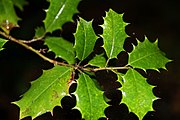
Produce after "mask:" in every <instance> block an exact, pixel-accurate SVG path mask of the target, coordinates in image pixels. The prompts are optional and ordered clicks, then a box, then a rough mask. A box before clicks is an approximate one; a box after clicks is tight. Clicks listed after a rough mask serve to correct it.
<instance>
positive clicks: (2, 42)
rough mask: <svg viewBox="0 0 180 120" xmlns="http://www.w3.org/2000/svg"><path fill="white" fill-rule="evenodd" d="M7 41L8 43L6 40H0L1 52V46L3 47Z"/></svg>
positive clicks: (0, 48) (1, 48)
mask: <svg viewBox="0 0 180 120" xmlns="http://www.w3.org/2000/svg"><path fill="white" fill-rule="evenodd" d="M7 41H8V40H6V39H2V38H0V50H3V46H4V44H5V43H6V42H7Z"/></svg>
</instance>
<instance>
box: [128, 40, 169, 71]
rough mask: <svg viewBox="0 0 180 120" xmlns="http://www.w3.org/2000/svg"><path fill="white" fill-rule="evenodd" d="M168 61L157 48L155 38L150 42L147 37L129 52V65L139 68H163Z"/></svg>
mask: <svg viewBox="0 0 180 120" xmlns="http://www.w3.org/2000/svg"><path fill="white" fill-rule="evenodd" d="M167 62H170V60H169V59H168V58H166V57H165V54H164V53H163V52H162V51H161V50H160V49H159V48H158V42H157V40H156V41H155V42H154V43H151V42H150V41H149V40H148V39H147V38H145V41H144V42H138V45H137V46H136V47H134V50H133V51H132V52H131V53H130V54H129V65H131V66H133V67H135V68H141V69H158V68H164V69H165V65H166V63H167Z"/></svg>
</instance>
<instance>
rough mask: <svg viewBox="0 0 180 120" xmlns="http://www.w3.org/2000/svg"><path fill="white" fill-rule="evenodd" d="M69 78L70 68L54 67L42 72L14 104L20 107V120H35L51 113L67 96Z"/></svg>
mask: <svg viewBox="0 0 180 120" xmlns="http://www.w3.org/2000/svg"><path fill="white" fill-rule="evenodd" d="M70 76H71V68H68V67H64V66H55V67H54V68H52V69H50V70H46V71H44V72H43V74H42V76H41V77H40V78H38V79H37V80H35V81H33V82H32V83H31V87H30V89H29V90H28V91H27V92H26V93H25V94H24V95H23V97H22V98H21V99H20V100H19V101H17V102H14V103H15V104H17V105H18V106H19V107H20V118H21V119H22V118H24V117H27V116H32V118H35V117H37V116H39V115H42V114H43V113H46V112H52V110H53V108H54V107H55V106H58V105H60V101H61V99H62V98H63V97H64V96H65V95H67V94H68V89H69V85H68V80H69V79H70Z"/></svg>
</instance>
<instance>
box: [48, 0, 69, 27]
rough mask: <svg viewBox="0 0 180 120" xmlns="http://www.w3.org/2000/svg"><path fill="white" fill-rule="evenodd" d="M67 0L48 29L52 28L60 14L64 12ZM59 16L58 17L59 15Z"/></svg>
mask: <svg viewBox="0 0 180 120" xmlns="http://www.w3.org/2000/svg"><path fill="white" fill-rule="evenodd" d="M66 2H67V0H66V1H65V2H64V3H63V5H62V7H61V8H60V9H59V11H58V12H57V13H56V16H55V17H54V19H53V21H52V23H51V24H49V26H48V27H47V28H46V29H47V30H48V28H50V27H51V26H52V25H53V24H54V23H55V21H56V20H57V19H58V18H59V16H60V15H61V13H62V12H63V10H64V8H65V6H66ZM57 16H58V17H57ZM56 17H57V18H56Z"/></svg>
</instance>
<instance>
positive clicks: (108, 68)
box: [81, 66, 130, 72]
mask: <svg viewBox="0 0 180 120" xmlns="http://www.w3.org/2000/svg"><path fill="white" fill-rule="evenodd" d="M129 68H130V67H127V66H124V67H104V68H94V69H92V68H81V69H82V70H85V71H88V72H97V71H101V70H122V69H129Z"/></svg>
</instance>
